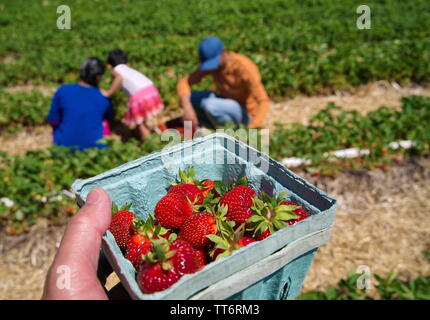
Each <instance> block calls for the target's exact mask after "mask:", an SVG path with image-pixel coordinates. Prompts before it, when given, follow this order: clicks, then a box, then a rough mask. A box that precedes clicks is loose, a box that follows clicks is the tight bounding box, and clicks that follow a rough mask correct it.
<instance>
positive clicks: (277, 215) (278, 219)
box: [246, 191, 300, 237]
mask: <svg viewBox="0 0 430 320" xmlns="http://www.w3.org/2000/svg"><path fill="white" fill-rule="evenodd" d="M287 193H288V191H284V192H281V193H280V194H279V195H278V196H277V197H270V196H269V195H268V194H267V193H265V192H261V193H260V197H255V198H253V199H252V202H253V206H252V207H251V210H252V211H253V212H254V213H255V214H254V215H252V216H251V217H249V218H248V220H247V221H246V222H247V223H248V224H249V225H248V227H247V230H248V231H254V233H253V236H254V237H255V236H257V235H260V234H262V233H264V232H266V230H267V229H269V231H270V234H273V233H275V232H276V231H277V230H280V229H282V228H285V227H287V226H288V223H287V222H286V221H288V220H291V219H297V218H299V217H298V216H297V215H296V214H295V213H294V212H293V211H294V210H296V209H298V208H300V206H296V205H285V204H281V203H282V202H284V201H287V200H286V198H285V196H286V194H287Z"/></svg>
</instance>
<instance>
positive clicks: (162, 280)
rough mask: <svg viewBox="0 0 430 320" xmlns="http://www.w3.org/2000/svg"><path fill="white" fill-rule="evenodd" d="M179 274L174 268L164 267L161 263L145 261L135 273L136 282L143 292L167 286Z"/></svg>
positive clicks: (171, 283) (177, 278)
mask: <svg viewBox="0 0 430 320" xmlns="http://www.w3.org/2000/svg"><path fill="white" fill-rule="evenodd" d="M181 276H182V274H181V273H180V272H179V271H178V270H176V269H175V268H167V269H164V268H163V264H162V263H150V262H146V263H144V264H143V265H142V267H141V268H140V270H139V272H138V273H137V282H138V283H139V286H140V288H141V289H142V291H143V293H146V294H150V293H154V292H157V291H162V290H165V289H167V288H169V287H170V286H172V285H173V284H174V283H175V282H177V281H178V280H179V279H180V278H181Z"/></svg>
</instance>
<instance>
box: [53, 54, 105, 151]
mask: <svg viewBox="0 0 430 320" xmlns="http://www.w3.org/2000/svg"><path fill="white" fill-rule="evenodd" d="M103 73H104V66H103V63H102V62H101V61H100V60H99V59H97V58H93V57H91V58H88V59H86V60H85V61H84V63H83V64H82V66H81V70H80V78H81V80H80V81H79V83H76V84H66V85H62V86H61V87H59V88H58V90H57V91H56V92H55V95H54V97H53V99H52V103H51V109H50V110H49V114H48V121H49V123H50V124H51V125H52V127H53V130H54V144H56V145H60V146H65V147H77V148H78V149H79V150H83V149H86V148H92V147H97V148H104V147H106V145H104V144H100V143H98V140H100V139H102V138H103V132H105V131H106V130H105V128H104V125H103V121H104V119H108V120H109V121H111V120H112V117H113V110H112V104H111V102H110V100H109V99H108V98H106V97H105V96H103V94H102V93H101V91H100V89H99V88H98V84H99V82H100V79H101V76H102V75H103Z"/></svg>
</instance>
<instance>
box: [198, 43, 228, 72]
mask: <svg viewBox="0 0 430 320" xmlns="http://www.w3.org/2000/svg"><path fill="white" fill-rule="evenodd" d="M223 50H224V46H223V44H222V42H221V40H220V39H219V38H217V37H207V38H204V39H203V40H202V41H201V42H200V44H199V57H200V68H199V69H200V70H201V71H209V70H214V69H216V68H218V67H219V65H220V62H221V52H222V51H223Z"/></svg>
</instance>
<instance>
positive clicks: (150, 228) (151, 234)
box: [125, 215, 170, 269]
mask: <svg viewBox="0 0 430 320" xmlns="http://www.w3.org/2000/svg"><path fill="white" fill-rule="evenodd" d="M133 227H134V229H135V230H136V234H135V235H133V236H132V237H131V238H130V240H129V241H128V244H127V252H126V255H125V257H126V258H127V259H128V260H130V261H131V263H133V265H134V267H135V268H136V269H137V268H138V266H139V265H140V263H141V261H142V255H145V254H147V253H148V251H149V249H150V248H151V240H150V239H152V240H157V239H158V238H159V237H166V239H168V237H169V234H170V233H169V232H168V231H167V230H166V229H165V228H163V227H162V226H160V225H157V226H155V225H154V218H153V216H152V215H150V216H149V217H148V218H147V219H146V221H145V220H143V219H135V220H134V221H133Z"/></svg>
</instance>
